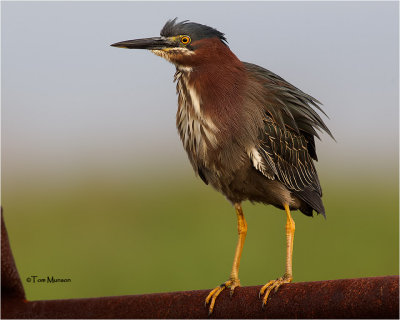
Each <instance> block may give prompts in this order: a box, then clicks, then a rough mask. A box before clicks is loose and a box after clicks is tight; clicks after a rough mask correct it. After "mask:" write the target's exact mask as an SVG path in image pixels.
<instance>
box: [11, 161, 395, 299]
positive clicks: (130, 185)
mask: <svg viewBox="0 0 400 320" xmlns="http://www.w3.org/2000/svg"><path fill="white" fill-rule="evenodd" d="M185 169H186V170H183V171H184V172H186V173H187V177H186V176H183V175H182V174H179V173H178V172H176V173H175V174H172V173H171V174H170V175H167V174H164V175H161V176H158V177H154V176H151V177H150V179H144V178H143V177H140V176H139V177H130V178H126V179H115V180H113V179H112V178H110V177H104V176H102V174H101V173H98V174H94V175H93V176H86V177H84V178H81V179H78V180H77V181H76V182H70V183H66V184H61V185H60V184H46V183H41V182H40V181H38V180H37V179H32V180H29V181H25V183H24V185H23V187H22V188H21V184H13V183H12V182H9V183H5V185H7V188H6V189H4V190H3V204H4V208H5V220H6V224H7V228H8V232H9V236H10V240H11V244H12V248H13V251H14V255H15V259H16V262H17V266H18V269H19V272H20V275H21V278H22V280H23V282H24V287H25V289H26V292H27V296H28V299H57V298H73V297H96V296H110V295H124V294H140V293H150V292H165V291H176V290H193V289H206V288H212V287H214V286H216V285H218V284H219V283H221V282H223V281H225V280H227V279H228V277H229V272H230V268H231V263H232V259H233V253H234V249H235V245H236V239H237V233H236V216H235V212H234V209H233V208H232V207H231V205H230V204H229V203H228V202H227V201H226V200H225V199H224V198H223V197H222V196H221V195H220V194H218V193H217V192H216V191H214V190H212V189H211V188H209V187H207V186H205V185H204V184H203V183H202V181H199V180H195V179H194V178H193V177H190V171H189V170H190V168H188V167H186V168H185ZM391 173H392V174H391V175H386V176H369V177H365V176H364V177H363V176H362V175H360V174H359V173H356V174H351V173H350V172H347V174H346V175H345V176H341V175H335V176H332V175H330V174H329V173H328V172H321V178H322V181H323V187H324V192H325V196H324V202H325V206H326V210H327V219H326V220H324V219H323V217H322V216H317V217H314V218H309V217H306V216H304V215H302V214H300V213H299V212H295V213H294V214H293V217H294V219H295V221H296V235H295V243H294V262H293V267H294V281H313V280H325V279H338V278H352V277H367V276H383V275H390V274H397V273H398V261H399V255H398V251H399V248H398V224H399V221H398V214H397V213H398V186H397V174H396V170H394V171H392V172H391ZM244 213H245V217H246V219H247V222H248V236H247V239H246V243H245V247H244V253H243V256H242V263H241V269H240V278H241V281H242V285H259V284H263V283H265V282H267V281H269V280H270V279H274V278H276V277H278V276H281V275H282V274H283V272H284V263H285V231H284V229H285V215H284V213H283V211H280V210H278V209H275V208H273V207H271V206H269V207H266V206H263V205H251V204H250V203H245V204H244ZM31 275H38V276H42V277H44V278H45V277H47V276H51V275H53V276H55V277H60V278H71V280H72V282H71V283H65V284H32V283H31V284H29V283H27V282H26V281H25V279H26V278H27V277H29V276H31Z"/></svg>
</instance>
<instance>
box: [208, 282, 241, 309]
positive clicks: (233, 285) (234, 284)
mask: <svg viewBox="0 0 400 320" xmlns="http://www.w3.org/2000/svg"><path fill="white" fill-rule="evenodd" d="M236 287H240V280H239V279H229V280H228V281H226V282H224V283H223V284H221V285H220V286H218V287H216V288H215V289H213V290H212V291H211V292H210V293H209V294H208V296H207V298H206V301H205V305H206V306H207V304H208V303H210V306H209V308H208V315H210V314H211V313H212V312H213V310H214V305H215V300H216V299H217V297H218V296H219V294H220V293H221V292H222V291H223V290H224V289H226V288H230V289H231V293H230V295H231V297H232V295H233V292H234V291H235V288H236Z"/></svg>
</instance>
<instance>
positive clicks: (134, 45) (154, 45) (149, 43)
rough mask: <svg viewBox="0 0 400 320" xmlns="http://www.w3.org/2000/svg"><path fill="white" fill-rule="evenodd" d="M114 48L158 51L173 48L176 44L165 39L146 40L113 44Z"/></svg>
mask: <svg viewBox="0 0 400 320" xmlns="http://www.w3.org/2000/svg"><path fill="white" fill-rule="evenodd" d="M111 46H112V47H118V48H127V49H148V50H157V49H164V48H171V47H173V46H174V44H173V43H172V42H171V41H169V40H168V39H167V38H164V37H154V38H144V39H135V40H127V41H122V42H117V43H113V44H112V45H111Z"/></svg>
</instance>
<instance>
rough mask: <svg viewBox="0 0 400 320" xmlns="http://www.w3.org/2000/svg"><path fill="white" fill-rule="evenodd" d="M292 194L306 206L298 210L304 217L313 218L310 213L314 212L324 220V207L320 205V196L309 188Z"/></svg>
mask: <svg viewBox="0 0 400 320" xmlns="http://www.w3.org/2000/svg"><path fill="white" fill-rule="evenodd" d="M292 193H293V194H294V195H295V196H296V197H298V198H299V199H300V200H303V201H304V202H305V204H306V205H307V206H306V207H301V208H300V211H301V212H303V213H304V214H305V215H307V216H313V213H312V212H313V210H314V211H316V212H317V213H318V214H322V215H323V216H324V218H326V215H325V207H324V204H323V203H322V199H321V195H320V194H319V193H318V192H317V191H315V190H313V189H311V188H306V189H304V190H301V191H292Z"/></svg>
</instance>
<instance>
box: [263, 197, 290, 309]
mask: <svg viewBox="0 0 400 320" xmlns="http://www.w3.org/2000/svg"><path fill="white" fill-rule="evenodd" d="M284 207H285V211H286V273H285V274H284V275H283V277H280V278H278V279H276V280H271V281H270V282H268V283H267V284H266V285H264V286H263V287H262V288H261V290H260V294H259V295H260V297H261V296H262V295H263V294H264V292H265V295H264V297H263V306H264V305H265V304H266V303H267V300H268V296H269V294H270V292H271V291H272V289H275V291H277V290H278V288H279V287H280V286H281V285H282V284H284V283H289V282H292V279H293V274H292V254H293V239H294V230H295V223H294V221H293V219H292V216H291V215H290V209H289V206H288V205H287V204H285V205H284Z"/></svg>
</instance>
